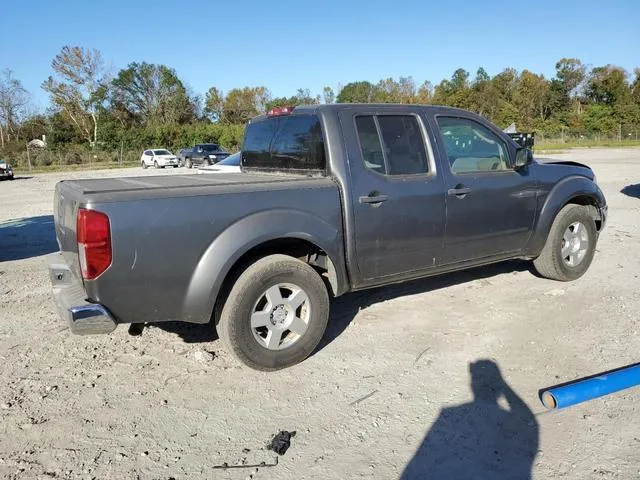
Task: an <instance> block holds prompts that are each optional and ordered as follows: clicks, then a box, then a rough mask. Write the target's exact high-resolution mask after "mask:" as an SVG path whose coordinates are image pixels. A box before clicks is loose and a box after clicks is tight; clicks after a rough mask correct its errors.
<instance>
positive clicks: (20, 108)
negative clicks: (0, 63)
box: [0, 69, 29, 147]
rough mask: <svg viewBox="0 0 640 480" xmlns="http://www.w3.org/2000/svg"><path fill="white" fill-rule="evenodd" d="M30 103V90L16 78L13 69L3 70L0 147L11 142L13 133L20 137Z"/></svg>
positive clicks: (1, 75) (0, 102)
mask: <svg viewBox="0 0 640 480" xmlns="http://www.w3.org/2000/svg"><path fill="white" fill-rule="evenodd" d="M28 104H29V92H27V90H26V89H25V88H24V87H23V86H22V82H20V80H18V79H16V78H14V76H13V72H12V71H11V70H9V69H6V70H3V71H2V73H1V74H0V147H4V144H5V141H6V142H9V141H10V140H11V136H12V135H13V136H14V139H15V140H17V139H18V132H19V129H20V124H21V122H22V121H23V120H24V119H25V117H26V113H27V105H28Z"/></svg>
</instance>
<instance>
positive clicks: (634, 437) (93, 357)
mask: <svg viewBox="0 0 640 480" xmlns="http://www.w3.org/2000/svg"><path fill="white" fill-rule="evenodd" d="M554 157H563V158H566V159H571V160H575V161H579V162H585V163H588V164H589V165H591V166H592V167H593V168H594V169H595V171H596V174H597V177H598V181H599V183H600V185H601V186H602V188H603V189H604V191H605V194H606V195H607V198H608V201H609V210H610V219H609V223H608V225H607V228H606V230H605V231H604V233H603V235H602V236H601V239H600V242H599V245H598V253H597V254H596V258H595V260H594V263H593V265H592V267H591V269H590V270H589V272H588V273H587V275H586V276H585V277H583V278H582V279H580V280H579V281H577V282H574V283H570V284H562V283H555V282H552V281H548V280H543V279H540V278H537V277H536V276H534V275H533V274H532V273H531V272H530V271H529V269H528V264H527V263H525V262H509V263H506V264H500V265H496V266H492V267H488V268H482V269H476V270H472V271H468V272H462V273H458V274H453V275H449V276H444V277H440V278H436V279H429V280H422V281H418V282H413V283H410V284H408V285H399V286H393V287H387V288H382V289H377V290H373V291H369V292H363V293H358V294H354V295H350V296H345V297H343V298H340V299H338V300H337V301H336V302H335V303H334V305H333V311H332V319H331V327H330V331H329V332H328V334H327V337H326V339H325V341H324V343H323V345H322V347H321V348H320V349H319V350H318V351H317V352H316V353H315V354H314V355H313V356H312V357H311V358H309V359H308V360H307V361H305V362H304V363H303V364H301V365H299V366H296V367H294V368H290V369H287V370H284V371H280V372H276V373H269V374H265V373H258V372H254V371H251V370H248V369H246V368H242V367H240V365H239V364H238V363H237V362H236V361H234V360H233V359H232V358H231V357H230V356H229V355H228V354H227V353H226V352H225V351H224V349H223V346H222V345H221V344H220V342H219V341H218V340H216V336H215V332H214V331H213V330H212V329H211V328H210V327H208V326H204V327H203V326H184V325H164V326H162V328H158V327H154V326H152V327H150V328H148V329H146V330H145V331H144V333H143V335H142V336H139V337H132V336H129V335H128V333H127V329H126V328H123V327H121V328H119V329H118V330H116V331H115V332H114V333H113V334H111V335H110V336H104V337H75V336H71V335H70V334H69V331H68V330H66V329H65V325H64V324H62V323H61V321H60V320H59V319H58V316H57V315H56V313H55V310H54V305H53V302H52V299H51V297H50V287H49V280H48V278H47V272H46V270H45V266H44V262H43V257H42V255H44V254H46V253H49V252H52V251H54V250H56V249H57V246H56V242H55V239H54V237H53V230H52V217H51V216H50V215H51V213H52V192H53V187H54V185H55V183H56V182H57V181H58V180H60V179H63V178H69V177H74V178H79V177H86V176H95V177H99V176H123V175H127V176H133V175H141V174H144V175H151V174H156V173H157V172H155V171H145V172H144V173H143V172H142V171H141V170H140V169H129V170H119V171H108V172H92V173H79V174H78V173H75V174H60V173H58V174H46V175H37V176H33V177H32V178H23V179H17V180H15V181H13V182H2V183H0V320H1V322H0V404H1V405H0V406H1V408H0V419H1V420H0V476H1V477H3V478H87V479H90V478H100V479H102V478H108V479H115V478H145V479H147V478H152V479H169V478H175V479H187V478H188V479H196V478H225V479H226V478H228V479H236V478H237V479H244V478H259V479H271V478H277V479H280V480H286V479H301V478H322V479H341V480H342V479H351V478H380V479H387V478H389V479H390V478H399V477H403V478H456V477H458V478H460V475H461V472H464V473H465V474H466V476H473V475H474V474H475V473H476V472H479V471H480V470H481V469H483V468H485V467H484V466H485V465H487V464H489V465H492V466H493V468H495V471H494V474H493V475H490V476H488V477H482V478H504V477H507V476H508V475H512V476H513V478H525V477H526V476H527V475H532V476H533V477H534V478H537V479H546V478H560V477H565V478H572V479H573V478H575V479H588V478H597V479H599V478H604V479H610V478H620V479H630V478H640V453H639V452H640V389H638V388H636V389H632V390H627V391H624V392H620V393H618V394H615V395H611V396H609V397H605V398H602V399H598V400H595V401H592V402H589V403H586V404H582V405H579V406H575V407H572V408H569V409H567V410H564V411H557V412H550V413H549V412H545V411H544V408H543V407H542V406H541V405H540V403H539V400H538V390H539V389H540V388H541V387H544V386H548V385H553V384H556V383H560V382H562V381H567V380H570V379H574V378H578V377H582V376H586V375H589V374H593V373H596V372H599V371H603V370H608V369H611V368H615V367H619V366H623V365H627V364H631V363H636V362H639V361H640V335H639V329H640V319H639V317H638V310H639V309H640V288H638V287H639V286H640V280H639V275H640V273H639V267H640V221H639V220H640V186H639V185H638V184H640V150H638V149H620V150H614V149H610V150H595V149H593V150H582V151H579V150H577V151H572V152H571V153H567V154H563V155H554ZM163 173H165V174H167V175H179V174H184V173H187V172H186V171H185V170H184V169H179V170H175V171H167V172H163ZM634 185H635V186H634ZM483 359H485V360H487V361H480V362H478V361H479V360H483ZM476 362H478V363H476ZM496 366H497V367H498V368H499V370H498V368H496ZM471 378H473V390H472V384H471V383H470V382H471ZM474 392H475V397H474ZM283 429H285V430H295V431H297V435H296V436H295V438H294V439H293V440H292V445H291V448H290V449H289V451H288V452H287V453H286V455H284V456H283V457H280V458H279V464H278V465H277V466H275V467H267V466H265V467H261V468H257V469H256V468H247V469H238V470H215V469H213V466H215V465H217V464H222V463H224V462H227V463H228V464H230V465H231V464H241V463H243V462H245V463H249V464H253V463H255V464H259V463H260V462H266V463H267V464H270V463H272V462H273V459H274V457H275V454H273V453H272V452H269V451H267V450H265V449H264V447H265V444H266V443H267V442H268V441H269V440H270V438H271V437H272V435H273V434H275V433H276V432H277V431H279V430H283ZM427 433H428V435H427ZM447 457H448V459H449V460H445V458H447ZM452 458H453V462H452V461H451V459H452ZM427 473H428V474H427Z"/></svg>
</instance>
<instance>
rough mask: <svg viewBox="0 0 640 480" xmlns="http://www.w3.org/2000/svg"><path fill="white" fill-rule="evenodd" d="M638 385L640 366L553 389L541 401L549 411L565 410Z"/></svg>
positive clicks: (545, 393) (544, 394) (620, 369)
mask: <svg viewBox="0 0 640 480" xmlns="http://www.w3.org/2000/svg"><path fill="white" fill-rule="evenodd" d="M637 385H640V364H635V365H630V366H628V367H622V368H619V369H617V370H612V371H610V372H605V373H601V374H599V375H597V376H593V377H588V378H585V379H579V380H574V381H573V382H569V383H565V384H564V385H560V386H558V387H551V388H549V389H546V390H543V391H542V392H541V394H540V400H542V404H543V405H544V406H545V407H547V408H549V409H555V408H565V407H570V406H571V405H575V404H577V403H581V402H586V401H587V400H593V399H594V398H598V397H602V396H604V395H609V394H610V393H614V392H617V391H619V390H624V389H625V388H630V387H635V386H637Z"/></svg>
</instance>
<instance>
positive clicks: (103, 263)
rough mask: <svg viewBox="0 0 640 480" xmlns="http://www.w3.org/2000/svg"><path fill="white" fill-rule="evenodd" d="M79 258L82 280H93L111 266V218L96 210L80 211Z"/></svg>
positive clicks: (78, 231)
mask: <svg viewBox="0 0 640 480" xmlns="http://www.w3.org/2000/svg"><path fill="white" fill-rule="evenodd" d="M76 234H77V238H78V256H79V257H80V269H81V270H82V278H84V279H85V280H93V279H94V278H97V277H98V276H100V274H101V273H102V272H104V271H105V270H106V269H107V268H109V265H111V229H110V226H109V217H107V215H105V214H104V213H102V212H96V211H95V210H86V209H84V208H81V209H80V210H78V228H77V230H76Z"/></svg>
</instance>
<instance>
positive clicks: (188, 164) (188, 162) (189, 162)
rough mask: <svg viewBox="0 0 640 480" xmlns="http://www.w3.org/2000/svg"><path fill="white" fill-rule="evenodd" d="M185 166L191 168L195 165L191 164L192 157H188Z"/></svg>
mask: <svg viewBox="0 0 640 480" xmlns="http://www.w3.org/2000/svg"><path fill="white" fill-rule="evenodd" d="M184 166H185V167H187V168H191V167H192V166H193V165H192V164H191V159H190V158H187V159H186V160H185V163H184Z"/></svg>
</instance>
